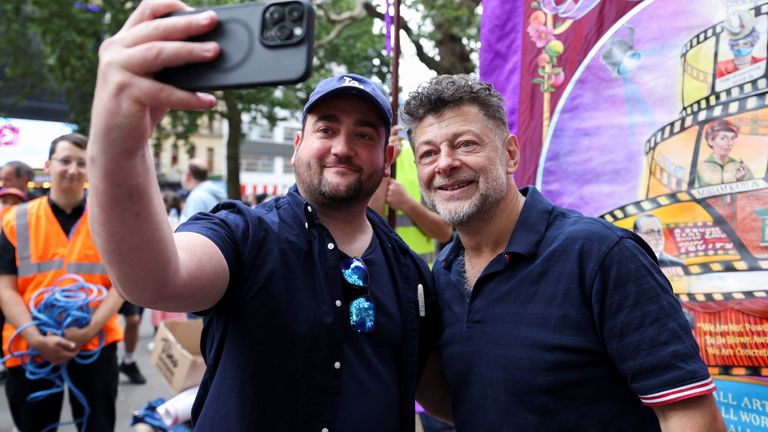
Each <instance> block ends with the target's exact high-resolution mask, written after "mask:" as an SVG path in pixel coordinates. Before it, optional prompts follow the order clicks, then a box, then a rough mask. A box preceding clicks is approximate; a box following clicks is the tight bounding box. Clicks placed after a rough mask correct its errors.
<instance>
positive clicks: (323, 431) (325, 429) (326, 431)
mask: <svg viewBox="0 0 768 432" xmlns="http://www.w3.org/2000/svg"><path fill="white" fill-rule="evenodd" d="M320 432H328V428H323V429H322V430H320Z"/></svg>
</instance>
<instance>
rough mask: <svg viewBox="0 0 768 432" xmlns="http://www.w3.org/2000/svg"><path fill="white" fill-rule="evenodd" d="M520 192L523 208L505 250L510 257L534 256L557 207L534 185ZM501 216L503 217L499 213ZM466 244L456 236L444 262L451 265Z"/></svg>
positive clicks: (446, 252)
mask: <svg viewBox="0 0 768 432" xmlns="http://www.w3.org/2000/svg"><path fill="white" fill-rule="evenodd" d="M520 193H521V194H523V196H524V197H525V203H524V204H523V209H522V211H521V212H520V217H519V218H518V219H517V224H516V225H515V229H514V230H513V231H512V236H511V237H510V238H509V241H508V242H507V247H506V248H505V249H504V252H505V253H506V254H507V259H509V255H510V254H519V255H523V256H526V257H533V256H535V255H536V252H537V251H538V248H539V243H541V241H542V240H543V239H544V235H545V233H546V231H547V222H548V221H549V217H550V214H551V213H552V209H553V208H554V207H555V206H554V204H552V203H551V202H550V201H549V200H548V199H546V198H545V197H544V195H542V194H541V192H539V190H538V189H536V188H535V187H533V186H527V187H524V188H522V189H520ZM499 217H502V216H501V215H499ZM463 250H464V245H462V244H461V240H460V239H459V236H458V235H457V236H454V240H453V242H452V243H451V244H450V246H449V247H448V250H447V251H445V254H444V256H445V259H444V261H443V262H444V263H445V264H446V265H450V264H451V263H452V262H453V261H454V260H455V259H456V258H458V257H459V256H460V255H461V253H462V251H463Z"/></svg>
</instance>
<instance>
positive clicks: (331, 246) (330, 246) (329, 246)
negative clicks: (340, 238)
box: [328, 243, 336, 249]
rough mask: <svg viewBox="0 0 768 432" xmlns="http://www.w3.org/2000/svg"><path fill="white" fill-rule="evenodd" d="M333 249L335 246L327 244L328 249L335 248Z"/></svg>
mask: <svg viewBox="0 0 768 432" xmlns="http://www.w3.org/2000/svg"><path fill="white" fill-rule="evenodd" d="M335 247H336V246H335V245H334V244H333V243H328V249H333V248H335Z"/></svg>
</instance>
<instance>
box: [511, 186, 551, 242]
mask: <svg viewBox="0 0 768 432" xmlns="http://www.w3.org/2000/svg"><path fill="white" fill-rule="evenodd" d="M520 193H522V194H523V196H524V197H525V203H524V204H523V210H522V211H521V212H520V217H519V218H518V219H517V224H516V225H515V229H514V230H513V231H512V236H511V237H510V238H509V242H508V243H507V249H506V252H507V253H516V254H520V255H524V256H527V257H533V256H535V255H536V251H538V249H539V243H541V241H542V240H543V239H544V234H545V233H546V231H547V225H548V224H547V221H549V216H550V214H551V213H552V209H553V208H554V205H553V204H552V203H551V202H549V200H548V199H546V198H544V195H542V194H541V192H539V190H538V189H536V188H535V187H533V186H526V187H524V188H522V189H520Z"/></svg>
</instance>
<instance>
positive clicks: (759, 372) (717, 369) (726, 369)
mask: <svg viewBox="0 0 768 432" xmlns="http://www.w3.org/2000/svg"><path fill="white" fill-rule="evenodd" d="M707 369H709V374H710V375H712V376H715V375H733V376H768V368H764V367H755V366H747V367H743V366H709V367H708V368H707Z"/></svg>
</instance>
